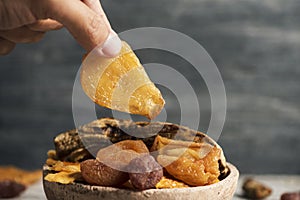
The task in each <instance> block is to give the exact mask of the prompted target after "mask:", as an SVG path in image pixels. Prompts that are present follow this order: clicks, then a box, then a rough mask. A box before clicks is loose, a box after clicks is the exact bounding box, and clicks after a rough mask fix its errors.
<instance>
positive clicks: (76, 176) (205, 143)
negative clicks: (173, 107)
mask: <svg viewBox="0 0 300 200" xmlns="http://www.w3.org/2000/svg"><path fill="white" fill-rule="evenodd" d="M143 123H145V124H143ZM149 125H152V126H153V124H149ZM156 125H160V128H161V129H160V131H159V133H158V134H157V136H152V138H144V139H138V138H133V136H130V135H127V134H126V133H125V132H124V131H122V130H127V131H128V130H132V131H135V133H136V132H143V131H144V132H145V131H147V130H153V128H154V127H151V128H149V127H147V124H146V122H139V123H134V122H130V121H126V120H125V121H121V120H115V119H107V118H104V119H99V120H97V121H94V122H92V123H90V124H88V125H85V126H84V127H82V130H83V132H84V134H83V135H80V136H79V135H78V133H77V131H69V132H66V133H62V134H60V135H59V136H57V137H56V138H55V140H54V143H55V146H56V150H50V151H49V152H48V160H47V162H46V164H47V170H48V174H47V175H46V176H45V180H47V181H50V182H59V183H62V184H71V183H85V184H90V185H98V186H110V187H118V188H129V189H138V190H144V189H149V188H158V189H164V188H184V187H192V186H203V185H209V184H213V183H216V182H218V181H219V180H221V179H222V178H223V177H225V176H226V175H227V173H228V170H227V167H226V161H225V157H224V155H223V151H222V149H221V148H220V147H219V146H218V145H217V144H216V143H215V142H214V141H212V140H211V139H210V138H209V137H207V136H206V135H205V134H203V133H200V132H197V131H191V130H189V129H186V128H184V127H179V126H177V125H173V124H167V123H163V124H162V123H161V124H159V123H157V124H156ZM162 125H163V126H162ZM154 126H155V125H154ZM121 127H122V128H121ZM124 128H125V129H124ZM82 130H81V131H82ZM174 130H175V131H174ZM127 131H126V132H127ZM183 131H186V132H183ZM176 133H181V134H182V135H181V136H180V137H179V138H180V139H176V140H175V139H170V138H174V136H175V135H176ZM81 134H82V132H81ZM184 138H186V140H184ZM190 138H193V140H192V141H189V139H190ZM107 139H109V141H110V142H113V143H114V144H111V143H110V145H107V142H105V140H106V141H107ZM87 140H89V141H94V142H96V143H97V144H100V148H99V145H98V149H97V148H95V147H96V146H97V145H90V146H89V147H87V148H85V147H84V145H83V143H84V141H87ZM85 144H86V143H85ZM89 144H91V143H89ZM105 144H106V145H105ZM89 148H91V149H89ZM87 149H88V150H89V151H94V152H97V153H96V154H95V155H97V156H96V158H93V156H91V154H89V153H88V152H89V151H87Z"/></svg>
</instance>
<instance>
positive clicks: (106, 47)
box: [96, 31, 122, 58]
mask: <svg viewBox="0 0 300 200" xmlns="http://www.w3.org/2000/svg"><path fill="white" fill-rule="evenodd" d="M121 48H122V41H121V39H120V38H119V36H118V35H117V34H116V33H115V32H114V31H111V32H110V34H109V35H108V37H107V39H106V41H105V42H104V43H103V44H102V45H101V46H97V47H96V50H97V52H98V53H99V55H100V56H102V57H107V58H113V57H116V56H117V55H118V54H119V53H120V51H121Z"/></svg>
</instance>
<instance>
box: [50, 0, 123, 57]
mask: <svg viewBox="0 0 300 200" xmlns="http://www.w3.org/2000/svg"><path fill="white" fill-rule="evenodd" d="M50 2H52V3H51V4H52V5H50V10H49V15H50V16H49V17H50V18H52V19H55V20H57V21H59V22H60V23H62V24H63V25H64V26H65V27H66V28H67V29H68V31H69V32H70V33H71V34H72V35H73V37H74V38H75V40H77V42H78V43H79V44H80V45H81V46H82V47H83V48H85V49H86V50H87V51H88V52H90V51H92V50H93V49H94V48H97V52H99V54H100V55H101V56H104V57H114V56H116V55H117V54H118V53H119V52H120V50H121V40H120V38H119V37H118V35H117V34H116V33H115V32H114V31H113V30H112V29H111V28H110V26H109V24H108V23H107V18H106V16H105V14H104V12H103V14H101V13H96V12H95V11H93V10H92V9H90V8H89V7H88V6H87V5H86V4H84V3H83V2H81V1H78V0H75V1H69V0H66V1H62V0H53V1H50Z"/></svg>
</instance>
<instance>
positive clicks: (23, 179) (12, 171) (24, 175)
mask: <svg viewBox="0 0 300 200" xmlns="http://www.w3.org/2000/svg"><path fill="white" fill-rule="evenodd" d="M41 178H42V171H41V170H36V171H26V170H22V169H19V168H16V167H13V166H8V167H0V181H3V180H11V181H15V182H17V183H21V184H23V185H26V186H28V185H31V184H33V183H35V182H37V181H38V180H40V179H41Z"/></svg>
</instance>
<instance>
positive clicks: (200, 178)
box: [157, 147, 220, 186]
mask: <svg viewBox="0 0 300 200" xmlns="http://www.w3.org/2000/svg"><path fill="white" fill-rule="evenodd" d="M196 154H197V152H195V151H193V150H191V149H188V150H186V151H185V152H184V153H183V154H182V155H180V156H179V157H177V156H168V155H159V156H158V157H157V161H158V163H159V164H161V165H163V166H165V165H166V164H167V163H170V162H171V164H169V165H167V166H165V169H166V170H167V172H168V173H169V174H170V175H172V176H174V177H175V178H176V179H179V180H181V181H183V182H185V183H186V184H189V185H191V186H203V185H210V184H213V183H217V182H219V180H218V177H219V175H220V171H219V164H218V160H219V157H220V150H219V149H217V148H216V147H214V148H212V149H211V151H210V152H209V153H208V154H207V155H206V156H205V157H204V158H203V159H200V158H199V157H198V156H195V155H196Z"/></svg>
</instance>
